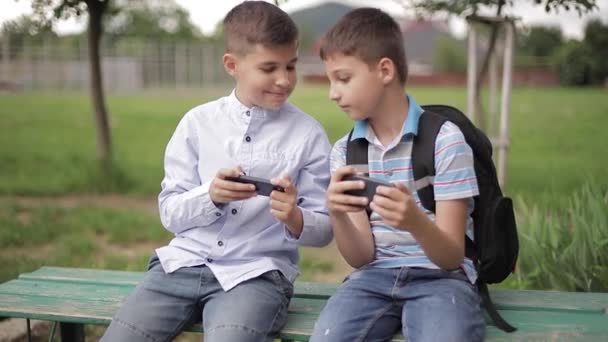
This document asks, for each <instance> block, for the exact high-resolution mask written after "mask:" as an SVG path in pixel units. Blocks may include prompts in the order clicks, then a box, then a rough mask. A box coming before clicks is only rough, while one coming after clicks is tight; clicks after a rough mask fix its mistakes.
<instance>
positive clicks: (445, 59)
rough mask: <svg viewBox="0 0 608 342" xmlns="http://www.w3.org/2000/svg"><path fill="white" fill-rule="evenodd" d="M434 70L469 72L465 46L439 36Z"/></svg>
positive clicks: (455, 40)
mask: <svg viewBox="0 0 608 342" xmlns="http://www.w3.org/2000/svg"><path fill="white" fill-rule="evenodd" d="M433 70H438V71H449V72H465V71H466V70H467V56H466V49H465V44H464V43H463V42H462V41H460V40H457V39H455V38H453V37H450V36H447V35H441V36H439V37H438V38H437V41H436V44H435V52H434V54H433Z"/></svg>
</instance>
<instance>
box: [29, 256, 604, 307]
mask: <svg viewBox="0 0 608 342" xmlns="http://www.w3.org/2000/svg"><path fill="white" fill-rule="evenodd" d="M143 274H144V273H142V272H125V271H109V270H95V269H84V268H64V267H42V268H40V269H38V270H36V271H34V272H32V273H25V274H22V275H20V276H19V278H20V279H40V280H49V281H67V282H72V283H93V284H107V285H125V286H128V285H131V286H133V285H136V284H137V283H138V282H139V280H140V279H141V278H142V277H143ZM337 286H338V285H336V284H323V283H312V282H299V281H298V282H296V284H295V295H296V296H297V297H301V298H321V299H327V298H329V296H331V294H333V293H334V292H335V291H336V288H337ZM490 294H491V296H492V300H493V301H494V303H495V304H496V306H497V307H498V308H499V309H527V308H531V309H543V310H567V311H572V310H577V311H588V312H608V296H607V295H605V294H603V293H588V292H561V291H538V290H504V289H492V288H490Z"/></svg>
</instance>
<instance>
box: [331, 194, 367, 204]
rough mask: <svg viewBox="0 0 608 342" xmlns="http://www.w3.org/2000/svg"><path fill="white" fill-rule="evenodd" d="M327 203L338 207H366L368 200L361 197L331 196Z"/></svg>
mask: <svg viewBox="0 0 608 342" xmlns="http://www.w3.org/2000/svg"><path fill="white" fill-rule="evenodd" d="M328 200H329V202H331V203H333V204H339V205H351V206H363V207H364V206H366V205H367V202H368V199H367V197H362V196H351V195H344V194H336V195H332V196H330V197H329V198H328Z"/></svg>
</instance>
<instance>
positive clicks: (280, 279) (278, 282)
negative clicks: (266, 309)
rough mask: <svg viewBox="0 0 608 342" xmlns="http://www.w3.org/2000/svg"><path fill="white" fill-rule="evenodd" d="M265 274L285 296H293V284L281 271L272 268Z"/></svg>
mask: <svg viewBox="0 0 608 342" xmlns="http://www.w3.org/2000/svg"><path fill="white" fill-rule="evenodd" d="M266 275H267V276H268V278H270V280H271V281H272V283H273V284H274V285H275V286H276V287H277V288H278V289H279V290H280V291H281V292H282V293H283V294H284V295H285V296H287V298H291V297H292V296H293V284H292V283H291V282H290V281H289V279H287V278H286V277H285V276H284V275H283V273H281V271H278V270H272V271H268V272H266Z"/></svg>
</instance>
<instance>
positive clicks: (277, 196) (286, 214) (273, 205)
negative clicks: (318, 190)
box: [270, 175, 304, 237]
mask: <svg viewBox="0 0 608 342" xmlns="http://www.w3.org/2000/svg"><path fill="white" fill-rule="evenodd" d="M270 182H271V183H272V184H273V185H275V186H279V187H281V188H283V190H284V191H282V192H281V191H273V192H272V193H270V213H271V214H272V216H274V217H275V218H276V219H277V220H279V221H281V222H283V223H284V224H286V225H287V228H288V229H289V231H290V232H291V234H292V235H293V236H295V237H299V236H300V233H302V227H303V225H304V219H303V217H302V210H300V208H299V207H298V203H297V198H298V191H297V190H296V187H295V186H294V185H293V183H292V182H291V178H289V176H287V175H282V176H281V177H279V178H273V179H271V180H270Z"/></svg>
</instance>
